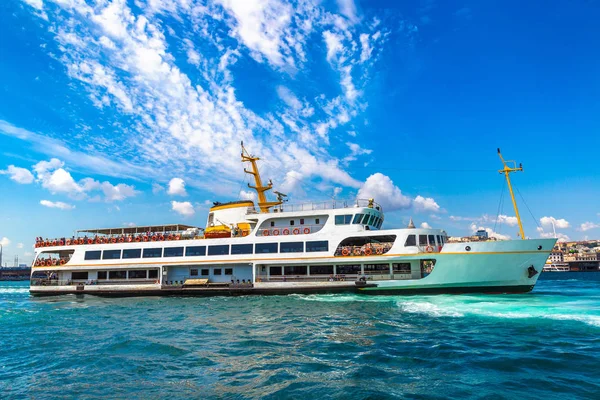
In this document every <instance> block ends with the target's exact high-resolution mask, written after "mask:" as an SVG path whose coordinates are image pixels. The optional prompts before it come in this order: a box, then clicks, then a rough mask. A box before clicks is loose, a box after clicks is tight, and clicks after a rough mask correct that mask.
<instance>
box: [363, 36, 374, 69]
mask: <svg viewBox="0 0 600 400" xmlns="http://www.w3.org/2000/svg"><path fill="white" fill-rule="evenodd" d="M360 46H361V48H362V50H361V52H360V62H365V61H367V60H369V58H371V53H372V52H373V49H372V48H371V45H370V44H369V34H368V33H361V35H360Z"/></svg>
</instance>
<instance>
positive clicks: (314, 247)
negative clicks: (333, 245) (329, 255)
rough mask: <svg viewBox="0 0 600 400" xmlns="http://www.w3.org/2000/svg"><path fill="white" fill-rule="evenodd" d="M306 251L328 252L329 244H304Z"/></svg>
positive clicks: (323, 242) (322, 241)
mask: <svg viewBox="0 0 600 400" xmlns="http://www.w3.org/2000/svg"><path fill="white" fill-rule="evenodd" d="M306 251H308V252H312V251H329V242H328V241H327V240H319V241H316V242H306Z"/></svg>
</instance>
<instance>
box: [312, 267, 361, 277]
mask: <svg viewBox="0 0 600 400" xmlns="http://www.w3.org/2000/svg"><path fill="white" fill-rule="evenodd" d="M359 269H360V265H359ZM310 274H311V275H331V274H333V265H311V266H310Z"/></svg>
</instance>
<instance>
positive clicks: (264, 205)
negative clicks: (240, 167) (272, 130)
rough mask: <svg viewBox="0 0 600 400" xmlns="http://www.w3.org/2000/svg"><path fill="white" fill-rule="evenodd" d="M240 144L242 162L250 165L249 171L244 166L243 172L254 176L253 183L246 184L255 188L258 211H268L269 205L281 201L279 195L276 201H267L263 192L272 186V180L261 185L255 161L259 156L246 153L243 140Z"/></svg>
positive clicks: (272, 205) (277, 203) (278, 203)
mask: <svg viewBox="0 0 600 400" xmlns="http://www.w3.org/2000/svg"><path fill="white" fill-rule="evenodd" d="M241 145H242V154H241V155H242V162H249V163H250V165H251V167H252V170H251V171H249V170H247V169H246V168H244V172H245V173H247V174H250V175H252V176H254V183H255V185H254V186H252V185H250V184H248V187H249V188H250V189H254V190H256V194H257V195H258V207H259V208H260V211H262V212H269V209H270V208H271V207H274V206H278V205H280V204H281V203H282V200H281V199H279V197H278V201H267V196H266V195H265V192H266V191H268V190H271V189H272V188H273V182H271V180H269V184H268V185H266V186H263V183H262V179H261V177H260V173H259V172H258V165H257V164H256V162H257V161H258V160H260V158H259V157H254V156H251V155H250V153H248V151H247V150H246V148H245V147H244V142H241Z"/></svg>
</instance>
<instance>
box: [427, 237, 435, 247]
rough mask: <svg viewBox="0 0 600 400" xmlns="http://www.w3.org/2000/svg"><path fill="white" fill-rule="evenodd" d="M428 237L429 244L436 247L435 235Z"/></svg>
mask: <svg viewBox="0 0 600 400" xmlns="http://www.w3.org/2000/svg"><path fill="white" fill-rule="evenodd" d="M427 237H428V238H429V244H430V245H431V246H435V235H428V236H427Z"/></svg>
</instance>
